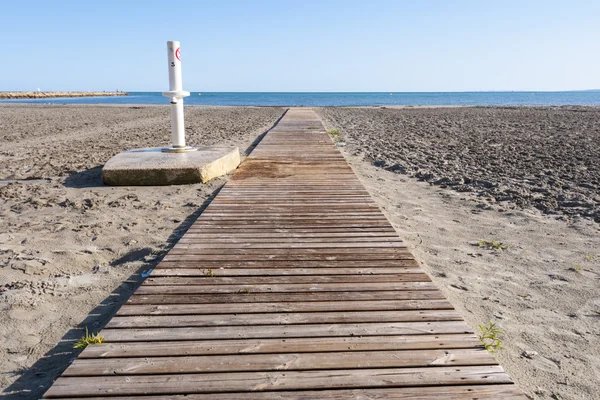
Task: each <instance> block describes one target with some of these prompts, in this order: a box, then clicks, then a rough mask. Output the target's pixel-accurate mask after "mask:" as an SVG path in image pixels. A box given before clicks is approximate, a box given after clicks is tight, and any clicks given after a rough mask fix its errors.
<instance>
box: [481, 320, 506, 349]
mask: <svg viewBox="0 0 600 400" xmlns="http://www.w3.org/2000/svg"><path fill="white" fill-rule="evenodd" d="M479 332H480V333H479V335H477V338H478V339H479V340H481V342H482V343H483V347H485V349H486V350H487V351H489V352H490V353H495V352H496V350H504V347H502V340H501V339H500V338H499V335H504V332H502V331H501V330H500V329H498V327H497V326H496V325H495V324H494V323H493V322H492V321H490V324H489V325H479Z"/></svg>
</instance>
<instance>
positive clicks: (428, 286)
mask: <svg viewBox="0 0 600 400" xmlns="http://www.w3.org/2000/svg"><path fill="white" fill-rule="evenodd" d="M435 289H436V286H435V285H434V284H433V283H431V282H389V283H313V284H308V283H295V284H294V283H290V284H273V285H245V284H244V285H187V286H151V285H142V286H140V287H139V289H138V290H137V291H136V293H137V294H203V293H204V294H211V293H213V294H216V293H239V294H250V293H253V294H255V293H301V292H304V293H314V292H371V291H384V290H410V291H414V290H435Z"/></svg>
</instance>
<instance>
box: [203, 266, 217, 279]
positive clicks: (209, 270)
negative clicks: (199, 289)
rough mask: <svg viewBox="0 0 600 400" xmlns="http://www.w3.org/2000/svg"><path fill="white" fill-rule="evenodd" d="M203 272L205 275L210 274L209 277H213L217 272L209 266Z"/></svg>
mask: <svg viewBox="0 0 600 400" xmlns="http://www.w3.org/2000/svg"><path fill="white" fill-rule="evenodd" d="M202 273H203V274H204V275H205V276H208V277H211V278H212V277H214V276H215V274H214V273H213V270H212V269H210V268H209V269H203V270H202Z"/></svg>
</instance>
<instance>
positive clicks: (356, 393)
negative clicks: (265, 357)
mask: <svg viewBox="0 0 600 400" xmlns="http://www.w3.org/2000/svg"><path fill="white" fill-rule="evenodd" d="M159 396H160V395H158V396H135V397H133V396H132V397H126V396H115V397H112V396H111V398H113V399H115V400H157V399H158V398H159ZM242 398H243V399H244V400H290V399H294V400H315V399H328V400H348V399H379V400H408V399H410V400H431V399H445V400H446V399H447V400H456V399H463V400H467V399H468V400H475V399H477V400H525V399H526V397H525V396H523V395H522V394H521V391H520V390H519V389H518V388H517V387H516V386H515V385H512V384H497V385H489V384H488V385H465V386H433V387H424V386H419V387H394V388H391V389H379V388H369V389H338V390H318V391H317V390H302V391H293V392H288V391H277V392H269V391H268V392H244V393H239V392H238V393H210V394H197V393H196V394H185V395H170V396H169V399H171V400H208V399H210V400H240V399H242ZM58 399H60V398H58ZM71 399H72V400H84V399H85V400H105V399H106V397H85V398H71ZM162 399H164V397H162Z"/></svg>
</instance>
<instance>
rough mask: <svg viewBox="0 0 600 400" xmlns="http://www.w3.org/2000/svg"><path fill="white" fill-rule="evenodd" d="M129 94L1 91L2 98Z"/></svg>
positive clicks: (126, 94) (116, 93)
mask: <svg viewBox="0 0 600 400" xmlns="http://www.w3.org/2000/svg"><path fill="white" fill-rule="evenodd" d="M108 96H129V93H127V92H0V99H5V100H13V99H15V100H18V99H51V98H61V97H108Z"/></svg>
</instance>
